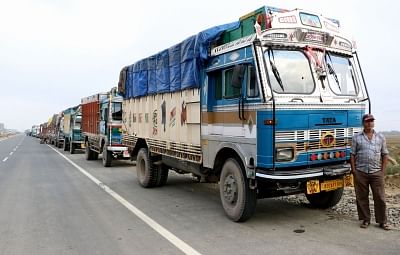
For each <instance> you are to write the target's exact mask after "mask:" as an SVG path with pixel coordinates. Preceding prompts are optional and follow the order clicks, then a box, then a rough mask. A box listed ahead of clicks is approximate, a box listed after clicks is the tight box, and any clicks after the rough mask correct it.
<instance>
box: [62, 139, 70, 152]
mask: <svg viewBox="0 0 400 255" xmlns="http://www.w3.org/2000/svg"><path fill="white" fill-rule="evenodd" d="M68 145H69V142H68V139H67V138H66V139H65V140H64V144H63V150H64V151H68V149H69V148H68V147H69V146H68Z"/></svg>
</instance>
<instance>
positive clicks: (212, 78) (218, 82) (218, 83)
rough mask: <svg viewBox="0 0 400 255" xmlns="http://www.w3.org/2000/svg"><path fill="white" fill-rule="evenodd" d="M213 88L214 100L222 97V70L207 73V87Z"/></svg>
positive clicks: (210, 89)
mask: <svg viewBox="0 0 400 255" xmlns="http://www.w3.org/2000/svg"><path fill="white" fill-rule="evenodd" d="M212 88H213V89H214V96H215V99H216V100H221V99H222V72H221V70H217V71H213V72H211V73H208V89H209V91H212Z"/></svg>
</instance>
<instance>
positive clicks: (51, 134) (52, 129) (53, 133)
mask: <svg viewBox="0 0 400 255" xmlns="http://www.w3.org/2000/svg"><path fill="white" fill-rule="evenodd" d="M57 117H58V114H53V116H51V117H50V118H49V121H48V122H47V134H48V140H49V144H52V145H56V142H57V130H56V126H57Z"/></svg>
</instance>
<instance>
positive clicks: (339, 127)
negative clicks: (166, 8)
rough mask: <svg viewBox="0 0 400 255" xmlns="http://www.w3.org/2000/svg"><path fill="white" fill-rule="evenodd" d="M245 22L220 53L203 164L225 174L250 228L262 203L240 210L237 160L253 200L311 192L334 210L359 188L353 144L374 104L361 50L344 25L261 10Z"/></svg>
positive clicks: (213, 68)
mask: <svg viewBox="0 0 400 255" xmlns="http://www.w3.org/2000/svg"><path fill="white" fill-rule="evenodd" d="M240 21H241V25H240V27H239V28H237V29H232V30H230V31H227V32H225V33H224V34H223V36H222V39H221V40H220V41H219V43H220V44H221V45H219V46H216V47H214V48H213V49H211V54H210V55H211V58H210V59H209V61H208V66H207V68H206V70H205V79H204V83H203V84H204V85H203V91H204V93H202V109H203V110H202V111H203V113H202V115H203V116H207V118H206V120H207V123H203V124H202V127H203V129H202V139H203V142H202V144H203V151H205V152H206V153H205V155H206V156H205V157H204V161H203V165H204V166H205V167H209V168H210V169H213V170H214V171H215V170H217V171H218V172H219V171H222V173H221V175H220V180H219V181H220V186H221V200H222V202H223V205H224V208H225V210H226V212H228V216H229V217H230V218H231V219H234V220H236V219H238V220H242V219H244V218H246V215H247V213H250V211H251V210H253V209H252V208H251V207H252V204H254V202H252V201H250V200H249V201H247V203H248V205H249V208H248V210H249V211H246V209H244V211H241V210H243V208H242V207H241V206H240V204H241V203H242V202H243V201H239V202H238V200H237V199H238V198H234V196H235V195H234V194H236V193H237V191H238V190H240V189H241V188H240V187H239V186H238V183H240V178H239V179H238V178H236V177H235V176H237V173H236V174H224V173H223V172H224V170H223V169H224V166H225V164H226V162H227V159H229V157H230V156H228V155H230V154H233V155H236V156H235V157H234V160H236V161H237V162H236V165H235V164H233V163H232V162H230V163H229V164H230V165H229V166H230V168H231V171H232V169H237V168H238V169H241V168H242V169H243V172H244V174H245V176H246V178H247V179H248V181H249V184H248V186H246V187H247V189H248V193H250V194H252V196H257V197H258V198H263V197H273V196H280V195H288V194H296V193H305V194H306V197H307V199H308V200H309V201H310V203H311V204H312V205H314V206H316V207H319V208H327V207H330V206H333V205H335V204H336V203H338V202H339V200H340V198H341V196H342V192H343V187H344V186H347V185H351V183H352V176H351V175H350V174H349V173H350V165H349V163H348V162H349V158H350V147H351V139H352V136H353V135H354V134H355V133H357V132H360V131H361V117H362V115H363V114H364V113H365V110H366V101H369V96H368V91H367V88H366V86H365V83H364V77H363V74H362V71H361V67H360V62H359V60H358V56H357V53H356V49H355V47H354V45H353V42H352V41H350V40H349V39H348V38H346V37H345V36H343V35H342V34H341V32H340V26H339V22H338V21H337V20H334V19H329V18H325V17H323V16H321V15H318V14H315V13H312V12H308V11H303V10H299V9H295V10H293V11H287V10H282V9H278V8H273V7H262V8H260V9H258V10H256V11H254V12H252V13H250V14H248V15H245V16H243V17H242V18H241V19H240ZM254 32H256V33H254ZM203 155H204V154H203ZM241 164H242V165H241ZM218 169H219V170H218ZM238 171H239V172H240V171H241V170H238ZM245 189H246V188H245ZM253 189H254V190H257V192H253V191H252V190H253ZM255 193H256V194H257V195H255ZM232 203H233V204H234V206H233V205H232ZM235 203H237V204H235ZM232 207H234V208H235V210H232Z"/></svg>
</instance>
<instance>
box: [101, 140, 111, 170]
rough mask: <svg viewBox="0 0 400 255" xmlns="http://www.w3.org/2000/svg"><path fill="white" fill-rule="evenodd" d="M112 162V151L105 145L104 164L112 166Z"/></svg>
mask: <svg viewBox="0 0 400 255" xmlns="http://www.w3.org/2000/svg"><path fill="white" fill-rule="evenodd" d="M111 162H112V152H111V151H109V150H107V148H106V146H105V145H104V150H103V166H104V167H110V166H111Z"/></svg>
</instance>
